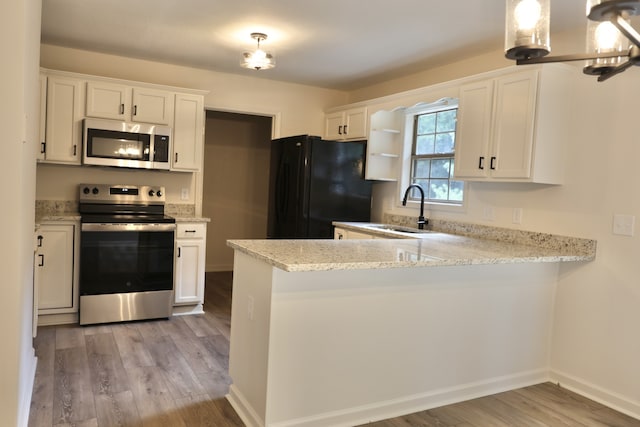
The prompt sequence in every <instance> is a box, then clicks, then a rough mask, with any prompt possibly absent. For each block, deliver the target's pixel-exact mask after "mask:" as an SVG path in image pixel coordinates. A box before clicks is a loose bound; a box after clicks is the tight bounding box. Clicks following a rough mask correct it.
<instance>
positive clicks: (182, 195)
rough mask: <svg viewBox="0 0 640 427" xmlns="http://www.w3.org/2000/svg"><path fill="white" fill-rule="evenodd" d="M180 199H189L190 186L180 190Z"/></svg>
mask: <svg viewBox="0 0 640 427" xmlns="http://www.w3.org/2000/svg"><path fill="white" fill-rule="evenodd" d="M180 200H189V189H188V188H183V189H182V191H180Z"/></svg>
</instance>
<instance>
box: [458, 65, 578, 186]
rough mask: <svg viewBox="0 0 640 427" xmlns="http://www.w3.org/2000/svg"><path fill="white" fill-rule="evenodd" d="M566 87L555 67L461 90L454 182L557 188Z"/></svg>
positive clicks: (565, 73)
mask: <svg viewBox="0 0 640 427" xmlns="http://www.w3.org/2000/svg"><path fill="white" fill-rule="evenodd" d="M571 87H572V85H571V76H570V71H569V70H568V69H567V68H564V67H554V66H544V67H538V68H529V69H526V70H523V71H518V72H513V73H510V74H504V75H501V76H499V77H496V78H492V79H486V80H482V81H478V82H473V83H469V84H463V85H462V86H461V88H460V101H459V110H458V129H457V141H456V156H455V177H456V178H457V179H462V180H473V181H484V180H490V181H496V182H498V181H502V182H537V183H544V184H561V183H562V181H563V163H564V156H563V149H562V147H563V146H564V141H565V140H566V138H567V137H569V135H567V129H568V126H567V122H568V118H569V104H568V100H570V99H571V97H570V95H569V93H570V92H569V91H571Z"/></svg>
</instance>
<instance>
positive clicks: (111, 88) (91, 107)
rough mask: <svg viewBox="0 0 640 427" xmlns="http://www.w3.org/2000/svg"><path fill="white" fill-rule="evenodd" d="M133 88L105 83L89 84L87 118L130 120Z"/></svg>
mask: <svg viewBox="0 0 640 427" xmlns="http://www.w3.org/2000/svg"><path fill="white" fill-rule="evenodd" d="M130 105H131V88H129V87H127V86H124V85H117V84H112V83H104V82H88V83H87V110H86V111H87V116H88V117H100V118H104V119H117V120H128V118H129V114H130Z"/></svg>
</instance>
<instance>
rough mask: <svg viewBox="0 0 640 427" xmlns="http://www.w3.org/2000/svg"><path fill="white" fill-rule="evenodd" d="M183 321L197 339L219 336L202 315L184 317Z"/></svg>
mask: <svg viewBox="0 0 640 427" xmlns="http://www.w3.org/2000/svg"><path fill="white" fill-rule="evenodd" d="M184 321H185V323H186V324H187V325H188V326H189V328H191V330H192V331H193V333H194V334H195V335H196V336H197V337H208V336H215V335H220V332H218V330H217V329H216V328H214V327H212V326H211V323H209V322H208V321H207V319H206V318H205V316H204V314H196V315H194V316H185V317H184Z"/></svg>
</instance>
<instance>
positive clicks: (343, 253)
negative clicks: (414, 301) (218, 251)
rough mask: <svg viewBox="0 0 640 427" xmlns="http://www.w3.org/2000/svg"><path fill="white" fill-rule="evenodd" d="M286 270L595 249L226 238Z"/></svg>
mask: <svg viewBox="0 0 640 427" xmlns="http://www.w3.org/2000/svg"><path fill="white" fill-rule="evenodd" d="M227 245H228V246H230V247H231V248H233V249H235V250H237V251H240V252H242V253H245V254H247V255H249V256H251V257H254V258H256V259H259V260H262V261H264V262H266V263H268V264H270V265H272V266H274V267H277V268H280V269H282V270H285V271H323V270H352V269H372V268H401V267H435V266H452V265H483V264H508V263H539V262H568V261H591V260H593V259H594V258H595V247H593V250H591V248H588V247H582V246H579V245H578V246H573V245H568V246H564V247H557V248H549V247H543V246H531V245H521V244H516V243H511V242H501V241H497V240H488V239H480V238H474V237H467V236H458V235H453V234H447V233H439V232H431V233H427V234H426V235H425V236H423V237H421V238H419V239H375V240H328V239H327V240H228V241H227Z"/></svg>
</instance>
